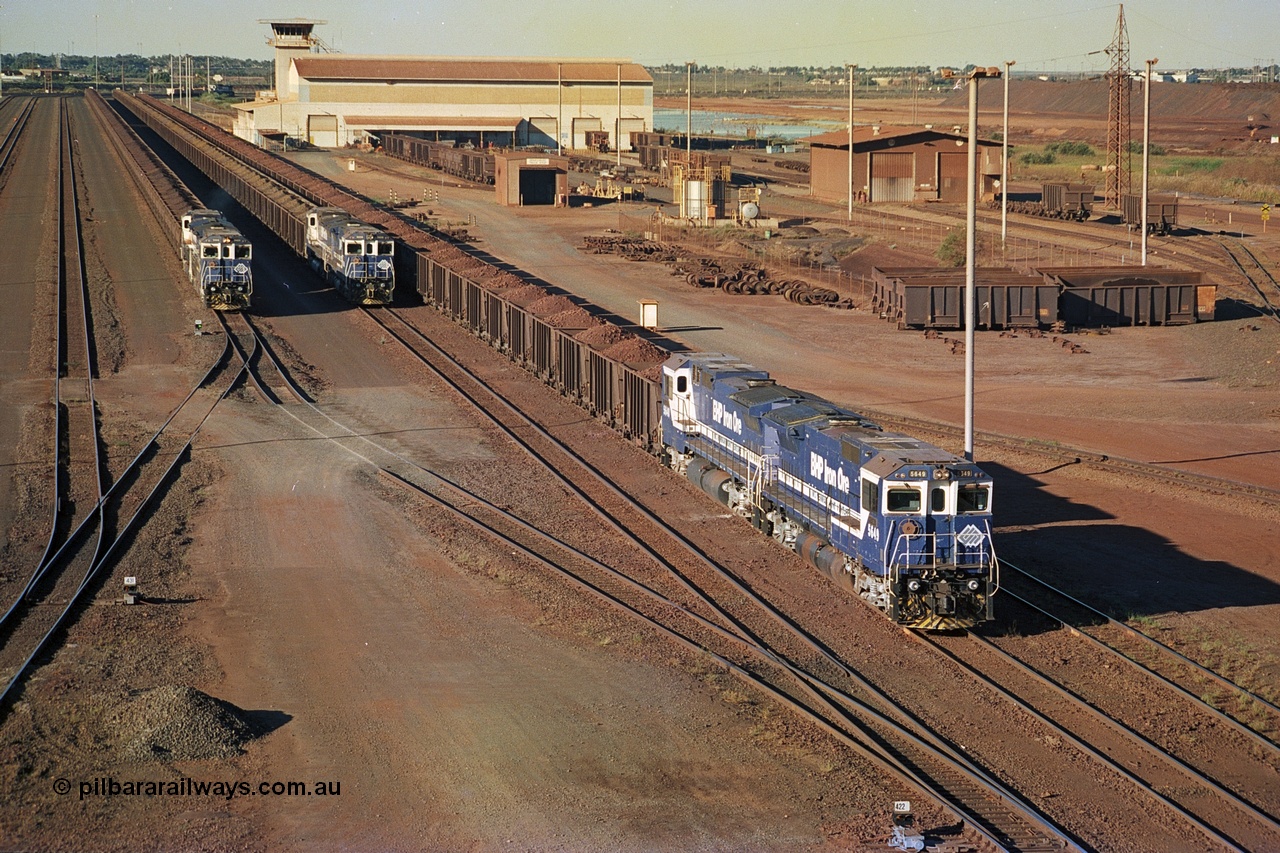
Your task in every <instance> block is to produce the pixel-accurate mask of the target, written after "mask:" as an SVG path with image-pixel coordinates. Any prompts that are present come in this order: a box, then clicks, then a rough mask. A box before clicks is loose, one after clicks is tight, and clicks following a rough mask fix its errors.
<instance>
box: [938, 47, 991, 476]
mask: <svg viewBox="0 0 1280 853" xmlns="http://www.w3.org/2000/svg"><path fill="white" fill-rule="evenodd" d="M954 73H955V72H953V71H951V70H950V69H947V68H944V69H943V70H942V76H943V77H952V76H954ZM999 76H1000V69H999V68H994V67H992V68H977V67H975V68H974V69H973V71H972V72H971V73H970V74H969V142H968V145H969V163H968V170H969V175H968V192H967V199H966V202H967V203H966V215H965V229H964V238H965V239H964V458H965V459H967V460H968V461H970V462H972V461H973V374H974V360H973V344H974V330H975V328H976V327H977V305H976V304H975V303H976V302H977V293H978V287H977V251H976V248H977V234H978V81H979V80H982V79H984V78H988V77H999Z"/></svg>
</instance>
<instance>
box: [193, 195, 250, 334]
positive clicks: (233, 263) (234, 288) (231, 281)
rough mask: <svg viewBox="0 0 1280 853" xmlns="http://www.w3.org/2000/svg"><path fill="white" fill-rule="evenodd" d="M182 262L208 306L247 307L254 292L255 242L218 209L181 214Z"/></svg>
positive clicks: (224, 308) (218, 308)
mask: <svg viewBox="0 0 1280 853" xmlns="http://www.w3.org/2000/svg"><path fill="white" fill-rule="evenodd" d="M181 247H182V265H183V266H184V267H186V269H187V278H188V279H190V280H191V283H192V284H194V285H195V286H196V290H197V291H199V293H200V298H201V299H202V300H203V301H204V304H205V307H206V308H214V309H217V310H223V311H225V310H244V309H246V308H248V307H249V296H250V294H252V293H253V267H252V264H253V245H252V244H251V243H250V242H249V241H248V240H247V239H246V238H245V237H244V236H243V235H242V234H241V233H240V231H239V230H238V229H237V228H236V227H235V226H234V225H232V224H231V223H230V222H228V221H227V220H226V219H224V218H223V216H222V214H221V213H219V212H218V211H216V210H204V209H200V210H189V211H187V212H186V213H184V214H183V215H182V244H181Z"/></svg>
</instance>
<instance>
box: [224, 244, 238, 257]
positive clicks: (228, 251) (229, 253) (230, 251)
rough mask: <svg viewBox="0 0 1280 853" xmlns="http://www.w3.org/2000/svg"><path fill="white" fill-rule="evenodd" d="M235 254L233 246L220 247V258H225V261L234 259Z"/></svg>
mask: <svg viewBox="0 0 1280 853" xmlns="http://www.w3.org/2000/svg"><path fill="white" fill-rule="evenodd" d="M235 254H236V247H235V246H223V247H222V257H224V258H227V259H231V258H234V257H235Z"/></svg>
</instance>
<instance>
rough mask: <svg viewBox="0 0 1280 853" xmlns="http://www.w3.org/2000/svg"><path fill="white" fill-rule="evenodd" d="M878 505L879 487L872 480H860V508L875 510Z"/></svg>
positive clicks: (869, 510)
mask: <svg viewBox="0 0 1280 853" xmlns="http://www.w3.org/2000/svg"><path fill="white" fill-rule="evenodd" d="M879 506H880V487H879V486H878V485H877V484H876V483H875V482H874V481H872V480H863V481H862V508H863V509H865V510H867V511H868V512H873V513H874V512H876V511H877V509H878V508H879Z"/></svg>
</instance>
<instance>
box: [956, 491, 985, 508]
mask: <svg viewBox="0 0 1280 853" xmlns="http://www.w3.org/2000/svg"><path fill="white" fill-rule="evenodd" d="M990 495H991V493H990V491H989V490H988V489H987V487H986V486H961V487H960V495H959V501H958V505H957V506H956V510H957V511H958V512H986V511H987V505H988V502H989V500H990Z"/></svg>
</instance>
